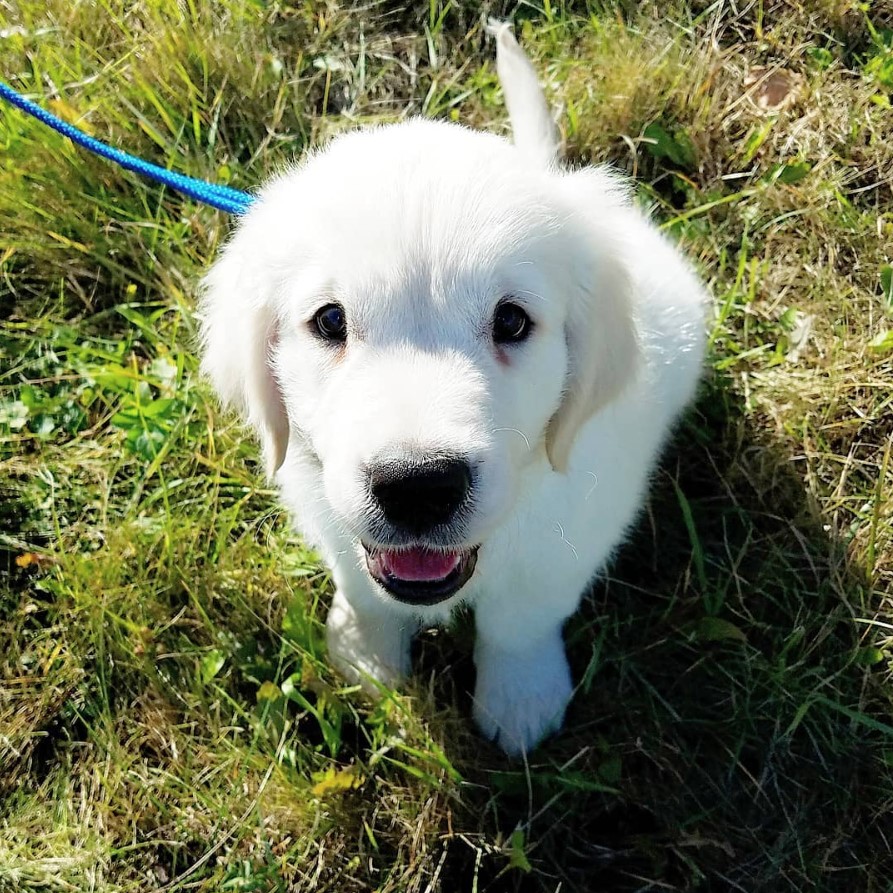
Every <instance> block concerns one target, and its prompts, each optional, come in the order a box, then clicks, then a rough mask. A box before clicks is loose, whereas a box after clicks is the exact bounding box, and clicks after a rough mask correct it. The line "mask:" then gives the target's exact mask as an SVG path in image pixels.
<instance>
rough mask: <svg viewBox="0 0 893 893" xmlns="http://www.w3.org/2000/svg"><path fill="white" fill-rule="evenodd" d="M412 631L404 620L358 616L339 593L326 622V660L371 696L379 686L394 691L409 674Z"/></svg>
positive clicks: (376, 691)
mask: <svg viewBox="0 0 893 893" xmlns="http://www.w3.org/2000/svg"><path fill="white" fill-rule="evenodd" d="M411 639H412V630H410V629H409V628H408V627H407V626H406V625H405V623H404V621H403V618H400V617H398V616H390V615H382V614H375V615H366V614H362V613H359V612H357V611H356V610H355V609H354V608H353V606H352V605H351V604H350V602H348V601H347V599H346V598H344V597H343V596H342V595H341V594H340V593H336V594H335V598H334V600H333V602H332V607H331V609H330V610H329V616H328V618H327V620H326V642H327V644H328V649H329V660H330V661H331V663H332V664H333V665H334V667H335V668H336V669H337V670H338V671H339V672H340V673H341V675H342V676H344V678H345V679H347V680H349V681H351V682H357V683H359V684H360V685H362V686H363V688H364V689H365V690H366V691H367V692H368V693H369V694H372V695H375V694H377V693H378V685H377V684H376V683H381V684H382V685H385V686H388V687H389V688H393V687H394V686H395V685H397V684H399V683H400V682H401V681H402V680H403V679H404V678H406V676H407V675H408V674H409V647H410V641H411Z"/></svg>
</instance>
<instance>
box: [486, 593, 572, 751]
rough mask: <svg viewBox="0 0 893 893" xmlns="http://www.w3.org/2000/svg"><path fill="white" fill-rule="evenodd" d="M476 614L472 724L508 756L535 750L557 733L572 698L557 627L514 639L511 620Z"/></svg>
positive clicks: (488, 613) (535, 629)
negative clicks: (475, 678)
mask: <svg viewBox="0 0 893 893" xmlns="http://www.w3.org/2000/svg"><path fill="white" fill-rule="evenodd" d="M497 614H498V612H494V611H488V610H484V611H479V612H478V616H477V618H476V621H477V641H476V643H475V651H474V660H475V664H476V666H477V684H476V686H475V692H474V718H475V720H476V721H477V724H478V726H479V727H480V729H481V731H482V732H483V733H484V735H486V736H487V737H488V738H493V739H495V740H496V741H497V742H498V743H499V746H500V747H501V748H502V749H503V750H504V751H505V752H506V753H507V754H509V755H510V756H520V755H521V754H522V753H527V752H528V751H530V750H531V749H532V748H533V747H535V746H536V745H537V744H538V743H539V741H541V740H542V739H543V738H544V737H545V736H546V735H548V734H549V733H550V732H554V731H555V730H556V729H558V728H560V727H561V724H562V722H563V721H564V711H565V709H566V707H567V704H568V702H569V701H570V699H571V695H572V693H573V685H572V684H571V674H570V668H569V667H568V663H567V657H566V656H565V652H564V641H563V639H562V637H561V627H562V621H558V622H555V621H554V620H553V621H552V622H550V623H546V624H542V623H541V624H540V625H538V626H534V627H532V628H530V629H529V632H528V633H527V634H525V635H518V627H517V626H516V625H515V623H514V622H513V620H514V619H516V618H514V619H508V618H506V617H502V618H500V617H498V616H497Z"/></svg>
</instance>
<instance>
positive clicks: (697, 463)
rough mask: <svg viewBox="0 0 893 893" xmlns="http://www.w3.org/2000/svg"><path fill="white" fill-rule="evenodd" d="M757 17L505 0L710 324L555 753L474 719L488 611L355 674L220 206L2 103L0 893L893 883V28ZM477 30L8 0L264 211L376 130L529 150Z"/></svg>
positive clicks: (52, 65)
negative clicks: (287, 187)
mask: <svg viewBox="0 0 893 893" xmlns="http://www.w3.org/2000/svg"><path fill="white" fill-rule="evenodd" d="M737 8H738V9H740V10H741V11H740V12H736V11H735V9H736V6H735V5H734V4H709V3H706V2H700V0H676V2H673V3H658V2H657V0H654V2H652V3H648V2H645V3H642V4H632V3H625V2H621V0H617V2H612V0H602V2H599V0H592V2H589V3H588V4H585V3H571V2H567V3H560V2H554V3H551V4H524V5H523V6H519V7H518V8H515V7H511V8H508V7H503V6H498V5H493V6H487V7H486V11H489V12H491V13H496V14H500V15H502V14H506V13H512V14H514V16H515V19H516V25H517V30H518V31H519V33H520V35H521V37H522V40H523V43H524V44H525V46H526V47H527V48H528V50H529V52H530V53H531V55H532V56H533V58H534V61H535V64H536V65H537V68H538V70H539V71H541V72H542V76H543V79H544V82H545V83H546V85H547V89H548V91H549V94H550V98H551V100H552V101H553V102H554V103H555V104H556V105H560V106H561V108H562V110H563V115H562V126H563V128H564V133H565V137H566V142H567V147H568V154H569V155H570V157H571V158H573V159H577V160H585V161H588V160H597V161H598V160H608V161H611V162H612V163H614V164H615V165H617V166H618V167H620V168H621V169H623V170H626V171H628V172H630V173H633V174H635V175H636V177H637V178H638V180H639V194H640V197H641V199H642V201H643V202H644V203H645V204H647V205H649V206H651V207H653V209H654V213H655V215H656V217H657V219H658V220H660V221H661V222H662V223H663V224H664V225H665V226H666V227H667V229H668V230H669V231H670V232H671V233H672V234H673V235H674V236H675V237H676V238H677V239H678V240H679V241H680V242H681V243H682V245H683V246H684V248H685V250H686V251H687V253H688V254H689V255H690V256H691V257H692V258H693V259H694V261H695V263H696V264H697V265H698V267H699V268H700V270H701V272H702V273H703V275H704V277H705V279H706V280H707V281H708V282H709V283H710V286H711V288H712V291H713V293H714V295H715V308H716V310H715V318H714V323H713V326H712V331H711V360H710V369H709V370H708V373H707V375H706V377H705V382H704V386H703V388H702V393H701V396H700V399H699V401H698V404H697V406H696V407H695V408H694V409H693V411H692V412H691V413H690V414H689V416H688V418H687V420H686V422H685V424H684V425H683V426H682V428H681V430H680V432H679V434H678V437H677V438H676V440H675V443H674V444H673V446H672V448H671V449H670V450H669V452H668V454H667V456H666V458H665V460H664V462H663V464H662V467H661V471H660V472H659V473H658V475H657V476H656V479H655V485H654V488H653V493H652V496H651V499H650V502H649V506H648V509H647V511H646V513H645V514H644V515H643V518H642V521H641V523H640V524H639V526H638V528H637V531H636V533H635V535H634V537H633V539H632V540H631V542H630V543H629V545H628V546H627V547H625V548H624V549H623V550H622V552H621V554H620V555H619V556H618V559H617V561H616V562H615V564H614V565H613V567H612V568H611V570H610V573H609V576H608V579H607V580H606V581H605V582H604V583H603V584H600V585H599V586H598V587H597V588H596V590H595V592H594V593H593V595H592V597H591V598H590V599H588V600H587V601H586V603H585V605H584V607H583V609H582V610H581V612H580V613H579V615H578V616H577V617H576V618H575V619H574V620H573V621H572V622H571V623H570V624H569V627H568V630H567V639H568V643H569V651H570V655H571V661H572V663H573V666H574V670H575V674H576V678H577V679H579V680H580V685H579V690H578V694H577V697H576V699H575V701H574V704H573V706H572V708H571V710H570V713H569V717H568V722H567V726H566V728H565V730H564V732H563V733H562V734H561V735H560V736H558V737H556V738H555V739H553V740H551V741H549V742H548V743H546V744H545V745H544V746H543V747H542V748H540V749H538V750H537V751H536V752H535V753H534V754H533V755H532V757H531V759H530V762H529V764H511V763H507V762H506V761H505V759H504V758H503V757H502V756H501V755H500V754H499V752H498V751H497V750H496V749H495V748H494V747H492V746H491V745H489V744H487V743H485V742H482V741H480V740H479V739H478V738H477V737H476V735H475V733H474V731H473V729H472V727H471V721H470V696H469V693H468V692H469V688H470V686H471V683H472V680H473V669H472V664H471V626H470V623H469V621H468V619H467V618H459V619H458V620H457V623H456V628H455V630H453V631H452V634H451V635H447V634H445V633H443V632H431V633H428V634H426V636H425V637H423V640H422V642H421V644H420V647H419V649H418V654H417V655H416V661H415V666H416V675H415V678H414V681H413V683H412V685H411V686H409V687H408V688H407V690H405V691H403V692H400V693H392V694H386V695H385V696H384V697H383V698H382V700H380V701H379V702H378V703H375V704H373V703H371V702H370V701H369V700H367V699H366V698H365V697H364V696H363V695H362V694H361V693H360V692H359V691H357V690H356V689H354V688H351V687H346V686H345V685H344V684H343V683H342V682H341V681H340V680H339V679H338V678H337V677H336V676H335V675H334V674H333V673H332V672H331V671H330V669H329V668H328V666H327V664H326V659H325V648H324V644H323V637H322V621H323V619H324V617H325V609H326V604H327V600H328V598H329V596H330V592H331V590H330V584H329V581H328V578H327V577H326V574H325V570H324V568H322V567H321V566H320V565H319V563H318V562H317V560H316V559H315V557H314V556H313V555H312V554H310V553H309V552H308V551H307V550H306V549H305V548H304V547H303V546H302V545H301V543H300V542H299V540H298V539H297V538H296V537H295V535H294V534H293V533H292V532H291V531H290V529H289V526H288V523H287V518H285V517H284V515H283V513H282V511H281V510H280V509H279V508H278V507H277V504H276V499H275V493H274V492H272V491H271V490H270V489H269V487H268V486H267V485H266V484H265V482H264V480H263V476H262V473H261V471H260V470H259V467H258V460H257V451H256V448H255V445H254V444H253V443H252V442H251V441H250V439H249V438H248V436H247V434H246V432H245V431H244V430H243V429H241V428H240V427H238V425H237V424H236V422H235V420H234V419H232V418H230V417H228V416H226V415H225V414H223V413H221V412H220V411H219V410H218V408H217V406H216V405H215V402H214V400H213V399H212V397H211V395H210V393H209V390H208V388H207V386H206V385H205V384H204V383H203V382H202V381H201V380H200V378H199V377H198V375H197V366H196V359H195V330H196V322H195V317H194V305H195V293H196V283H197V280H198V277H199V276H200V275H201V272H202V271H203V270H204V269H205V268H206V267H207V264H208V262H209V261H210V259H211V258H212V257H213V255H214V252H215V249H216V247H217V246H218V244H219V242H220V240H221V239H222V238H224V237H225V235H226V233H227V231H228V228H229V227H230V226H231V221H229V220H228V219H226V218H225V217H224V216H223V215H220V214H217V213H215V212H213V211H211V210H209V209H207V208H202V207H199V206H197V205H194V204H192V203H190V202H187V201H183V200H181V199H180V198H178V197H177V196H175V195H172V194H170V193H166V192H164V191H162V190H160V189H158V188H156V187H155V186H153V185H150V184H147V183H144V182H140V181H138V180H136V179H135V178H133V177H131V176H130V175H127V174H125V173H122V172H119V171H117V170H116V169H114V168H112V167H110V166H108V165H107V164H106V163H105V162H103V161H100V160H98V159H94V158H92V157H89V156H86V155H85V154H83V153H82V152H80V151H79V150H75V149H74V148H72V147H71V146H69V145H68V144H67V143H66V142H65V141H64V140H63V139H61V138H59V137H56V136H54V135H51V134H48V133H47V132H46V131H45V130H44V129H43V128H42V127H41V126H40V125H38V124H36V123H32V122H30V121H28V120H26V119H24V118H23V117H22V115H21V114H20V113H19V112H17V111H16V110H13V109H11V108H6V107H3V108H0V308H2V317H3V322H2V323H0V358H2V365H0V890H2V891H6V890H12V891H32V890H33V891H37V890H40V891H47V890H52V891H56V890H58V891H103V893H105V891H119V890H120V891H124V890H127V891H144V890H156V889H165V890H207V891H223V890H226V891H285V890H314V891H316V890H320V891H321V890H334V891H350V890H356V891H365V890H378V891H382V893H384V891H419V893H422V891H443V893H454V891H463V893H464V891H469V893H470V891H487V890H490V891H501V890H523V891H527V890H531V891H559V890H560V891H562V893H568V891H580V893H588V891H592V890H594V889H604V890H617V891H621V890H629V891H632V890H655V891H656V890H680V891H682V890H685V891H694V890H740V891H748V893H750V891H804V890H821V891H825V890H828V891H831V890H839V891H872V893H874V891H889V890H891V889H893V853H891V843H890V841H891V839H893V817H891V816H893V678H891V667H893V586H891V582H893V543H891V525H890V520H891V512H893V496H891V493H893V490H891V487H893V464H891V458H890V446H889V444H890V437H891V434H893V397H891V394H893V365H891V362H893V334H891V332H893V284H891V276H893V273H891V263H893V210H891V209H893V195H891V185H890V184H891V177H893V109H891V96H893V13H891V11H890V8H889V6H888V5H887V4H884V3H881V2H879V0H878V2H874V3H867V4H865V3H855V2H851V0H817V2H815V3H810V4H793V3H786V2H782V0H761V2H758V3H755V4H737ZM481 11H482V7H481V5H480V4H476V3H471V2H466V0H461V2H454V3H442V2H438V0H432V2H431V4H405V5H404V6H398V5H395V4H389V3H380V4H373V5H364V6H359V5H357V6H356V7H341V6H339V5H337V4H322V3H311V2H309V0H308V2H294V3H270V4H264V3H259V2H258V3H236V2H231V0H221V2H216V3H210V2H207V3H206V2H203V0H189V2H184V3H175V2H174V0H138V2H135V3H129V4H112V3H110V2H108V0H103V2H97V3H90V4H87V3H70V2H61V0H49V2H46V0H41V2H37V0H13V2H0V75H2V76H3V77H4V78H5V79H6V80H8V81H10V82H11V83H12V84H13V85H14V86H17V87H18V88H20V89H23V90H25V91H26V92H28V93H29V94H30V95H32V96H34V97H37V98H39V99H40V100H41V101H42V102H45V103H47V104H49V105H50V106H51V107H52V108H53V109H54V110H55V111H57V113H59V114H61V115H62V116H63V117H68V118H71V119H77V120H78V121H80V123H81V124H83V125H84V126H86V127H87V128H88V129H90V130H91V131H92V132H93V133H95V135H97V136H99V137H100V138H105V139H108V140H110V141H111V142H113V143H115V144H117V145H120V146H121V147H123V148H126V149H128V150H129V151H133V152H135V153H138V154H143V155H145V156H146V157H149V158H151V159H152V160H154V161H156V162H158V163H161V164H169V165H171V166H173V167H176V168H177V169H180V170H183V171H185V172H187V173H191V174H194V175H197V176H203V177H208V178H210V179H213V180H216V181H220V182H229V183H230V184H231V185H234V186H236V187H238V188H250V187H251V186H253V185H254V184H256V183H258V182H260V181H261V180H262V179H263V178H264V177H265V176H267V175H269V174H271V173H273V172H274V171H275V170H276V169H277V168H278V167H279V166H280V165H282V164H283V163H284V162H286V161H287V160H289V159H290V158H293V157H296V156H299V155H300V153H301V152H302V151H303V150H304V149H305V148H307V147H309V146H312V145H316V144H318V143H320V142H321V141H323V140H325V139H326V138H328V137H329V136H331V135H332V134H334V133H337V132H339V131H341V130H343V129H346V128H349V127H351V126H354V125H355V124H356V123H368V122H377V121H388V120H396V119H399V118H400V117H402V116H405V115H407V114H427V115H435V116H440V117H447V118H450V117H452V118H457V119H458V120H462V121H465V122H468V123H470V124H473V125H475V126H480V127H487V128H490V129H493V130H495V131H497V132H502V131H503V130H504V128H505V113H504V110H503V108H502V104H501V97H500V94H499V90H498V85H497V82H496V78H495V72H494V68H493V64H492V60H491V54H492V46H490V45H489V44H488V43H487V42H486V41H485V39H484V36H483V33H482V26H481V15H480V13H481ZM759 66H763V67H764V68H765V69H767V70H766V71H764V72H763V73H762V75H761V73H760V70H759V68H758V67H759ZM776 69H782V72H783V74H782V78H783V79H785V78H787V81H786V83H788V85H789V94H790V95H789V96H788V98H787V99H786V100H785V102H784V103H783V104H782V106H781V107H777V108H771V107H770V108H761V107H760V105H759V102H758V100H759V97H760V95H761V90H762V87H761V85H760V80H759V78H760V77H761V76H768V75H770V74H771V73H772V71H774V70H776ZM785 72H791V73H792V75H793V76H792V77H790V78H788V77H787V75H786V74H785ZM748 74H750V75H754V74H756V80H755V81H752V80H750V81H749V80H747V77H748ZM747 84H750V86H746V85H747ZM782 92H784V91H782Z"/></svg>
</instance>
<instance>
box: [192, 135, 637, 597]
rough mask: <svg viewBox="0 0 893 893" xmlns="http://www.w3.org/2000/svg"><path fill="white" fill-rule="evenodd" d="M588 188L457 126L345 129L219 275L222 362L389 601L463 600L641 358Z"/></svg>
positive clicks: (270, 195) (215, 295)
mask: <svg viewBox="0 0 893 893" xmlns="http://www.w3.org/2000/svg"><path fill="white" fill-rule="evenodd" d="M572 179H573V178H569V177H560V176H559V175H557V174H550V173H548V172H543V171H538V170H532V169H530V168H529V166H528V165H527V163H525V162H524V161H523V159H520V158H519V157H518V156H517V153H515V151H514V150H513V149H512V147H511V146H509V145H507V144H506V143H504V142H503V141H502V140H499V139H497V138H495V137H492V136H487V135H483V134H476V133H472V132H470V131H467V130H464V129H461V128H457V127H452V126H449V125H436V124H430V123H422V122H415V123H413V124H409V125H403V126H399V127H392V128H385V129H381V130H378V131H372V132H365V133H357V134H351V135H349V136H347V137H342V138H341V139H340V140H337V141H336V142H335V143H334V144H333V145H332V146H330V148H329V149H328V150H327V151H325V152H324V153H322V154H320V155H317V156H315V157H314V158H312V159H311V160H310V161H309V162H307V163H306V164H305V165H304V166H303V167H302V168H300V169H298V170H297V171H295V172H292V173H289V174H287V175H286V176H284V177H282V178H280V179H279V180H278V181H276V182H274V183H273V184H272V185H271V186H270V187H268V188H267V189H266V190H265V191H264V193H262V195H261V198H260V201H259V202H258V204H257V207H256V208H255V209H253V210H252V211H251V212H250V213H249V215H248V216H247V219H246V220H245V221H244V223H243V224H242V227H241V229H240V230H239V232H238V233H237V234H236V236H235V238H234V239H233V241H232V242H231V244H230V245H229V246H228V248H227V250H226V251H225V253H224V255H223V257H222V259H221V260H220V261H218V263H217V265H215V268H214V269H213V270H212V272H211V273H210V275H209V277H208V282H207V286H208V287H207V292H206V301H205V338H206V355H205V367H206V369H207V370H208V371H209V372H210V374H211V375H212V377H213V378H214V380H215V382H216V384H217V386H218V389H219V390H220V391H221V393H222V394H223V395H224V396H225V397H229V398H230V399H232V400H234V401H235V402H237V403H241V404H242V406H243V408H244V409H245V410H246V411H247V414H248V415H249V418H251V420H252V421H253V422H254V424H255V426H256V427H257V428H258V430H259V431H260V433H261V435H262V438H263V439H264V441H265V448H266V453H267V457H268V461H269V463H270V465H271V467H273V468H275V467H278V466H279V465H280V464H281V463H282V462H283V460H286V465H285V470H284V473H287V468H288V465H287V455H286V454H287V451H288V450H289V449H291V450H297V451H301V452H303V453H304V454H305V456H309V457H310V458H311V460H312V461H314V462H316V463H318V465H319V468H320V470H321V474H322V480H323V484H324V491H325V493H324V498H325V500H326V502H327V504H328V507H329V509H330V510H331V513H332V516H333V523H335V524H337V525H338V526H339V527H340V528H341V529H342V530H344V531H346V532H347V533H348V534H349V536H350V537H351V539H352V541H353V543H354V547H355V550H356V559H357V561H358V562H360V563H362V564H363V565H364V566H365V568H366V570H367V571H368V573H369V574H370V576H371V577H372V578H373V579H374V580H375V581H376V584H377V586H378V589H379V591H380V592H381V594H382V596H383V597H385V598H393V599H397V600H400V601H403V602H407V603H410V604H412V605H416V606H421V605H427V604H434V603H437V602H441V601H445V600H446V599H449V598H451V597H453V596H455V595H457V593H461V590H462V588H463V586H464V585H465V584H466V583H467V581H468V580H469V579H470V578H471V576H472V575H473V573H474V569H475V561H476V556H477V550H478V549H479V548H480V547H481V546H482V545H483V544H485V543H486V539H487V535H488V533H489V532H490V531H492V529H493V528H494V526H495V525H497V524H498V523H499V522H500V520H501V519H503V518H504V517H505V516H506V514H507V513H508V512H509V511H510V510H511V509H512V507H513V506H514V505H515V503H516V501H517V499H518V495H519V491H520V489H521V482H522V480H523V479H524V478H525V476H526V475H529V474H531V473H534V472H533V471H532V470H533V469H536V468H539V469H540V470H541V471H542V469H543V468H544V467H546V466H545V462H544V454H545V453H548V455H549V457H550V458H551V460H552V463H553V465H554V466H556V467H558V468H559V469H560V468H562V467H563V466H564V464H566V462H567V458H568V454H569V452H570V445H571V443H572V440H573V435H574V434H575V432H576V429H577V428H578V427H579V425H580V424H581V423H582V421H583V420H585V418H588V416H589V415H591V413H592V412H593V411H594V410H595V409H596V408H597V406H598V405H599V404H600V403H603V402H605V400H606V399H610V397H611V396H613V394H614V393H615V392H616V391H617V390H618V389H619V387H620V386H621V384H622V381H623V379H625V377H626V376H628V374H629V372H630V370H631V368H632V362H633V360H634V357H635V341H634V338H633V336H632V329H631V324H630V323H629V312H628V306H627V304H626V299H625V276H624V271H623V270H621V269H618V268H617V265H616V264H614V263H613V262H612V251H611V246H610V240H611V238H612V236H611V233H610V221H607V220H606V221H605V223H606V224H607V226H606V227H605V232H604V235H603V237H602V238H603V239H604V240H605V243H606V244H603V245H601V246H599V245H597V244H594V243H593V240H595V241H596V242H597V241H598V239H599V235H598V234H597V233H594V232H593V226H594V225H595V224H594V223H593V221H592V220H591V219H590V218H589V217H588V216H587V214H588V215H591V213H592V212H593V211H594V210H595V211H597V208H598V201H595V199H596V198H597V197H593V196H592V195H590V205H591V206H590V207H588V209H587V211H586V213H584V212H583V211H581V210H580V209H579V208H578V206H577V202H578V199H579V195H577V196H575V192H576V193H579V192H580V191H582V186H583V185H584V184H582V183H581V182H577V183H575V184H572V183H571V180H572ZM585 185H586V186H587V187H588V190H589V192H590V193H591V192H592V191H593V190H601V193H602V194H603V198H602V199H600V201H601V204H602V205H603V206H604V207H605V208H607V207H609V205H610V201H616V200H615V199H610V200H609V192H610V190H609V189H607V184H606V181H605V180H604V179H602V180H601V181H600V182H599V183H598V184H596V183H594V182H589V181H587V183H586V184H585ZM593 201H595V205H594V206H592V202H593ZM593 352H596V353H601V354H602V356H595V357H594V356H593Z"/></svg>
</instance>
